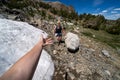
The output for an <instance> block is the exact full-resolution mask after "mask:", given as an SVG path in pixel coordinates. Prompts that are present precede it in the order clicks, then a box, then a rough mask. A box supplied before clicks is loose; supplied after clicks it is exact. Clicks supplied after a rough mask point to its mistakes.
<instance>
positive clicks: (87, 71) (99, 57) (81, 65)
mask: <svg viewBox="0 0 120 80" xmlns="http://www.w3.org/2000/svg"><path fill="white" fill-rule="evenodd" d="M66 31H67V32H69V30H66ZM82 31H83V30H82V28H79V29H75V30H73V33H76V34H77V35H79V38H80V48H79V51H78V52H76V53H70V52H68V50H67V48H66V46H65V43H61V45H59V46H58V43H54V44H53V45H51V46H49V47H47V48H46V49H47V51H48V52H49V53H50V54H51V56H52V57H53V60H54V63H55V68H56V70H55V73H54V77H53V80H120V62H119V61H120V57H119V56H118V55H117V53H116V51H115V50H114V49H113V48H111V47H109V46H108V45H106V44H104V43H101V42H97V41H95V40H94V39H92V38H89V37H86V36H84V35H82V34H81V32H82ZM47 32H50V31H47ZM49 34H50V35H52V36H51V37H53V34H51V32H50V33H49ZM63 38H64V37H63ZM53 39H54V37H53ZM54 40H55V39H54ZM63 40H64V39H63Z"/></svg>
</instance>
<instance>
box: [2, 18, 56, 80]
mask: <svg viewBox="0 0 120 80" xmlns="http://www.w3.org/2000/svg"><path fill="white" fill-rule="evenodd" d="M40 34H43V35H44V36H43V37H44V38H45V37H47V34H46V33H45V32H44V31H42V30H39V29H37V28H34V27H33V26H31V25H29V24H28V23H25V22H17V21H12V20H7V19H0V76H1V75H2V74H3V73H4V72H5V71H7V70H8V69H9V68H10V67H11V66H12V65H13V64H14V63H15V62H16V61H17V60H18V59H20V58H21V57H22V56H23V55H25V54H26V53H27V52H28V51H29V50H30V49H32V48H33V47H34V45H35V44H36V43H37V42H38V40H39V38H40ZM23 66H24V65H23ZM53 73H54V64H53V61H52V59H51V56H50V55H49V54H48V53H47V52H46V51H45V50H43V51H42V54H41V57H40V60H39V63H38V66H37V69H36V71H35V74H34V76H33V80H51V79H52V76H53Z"/></svg>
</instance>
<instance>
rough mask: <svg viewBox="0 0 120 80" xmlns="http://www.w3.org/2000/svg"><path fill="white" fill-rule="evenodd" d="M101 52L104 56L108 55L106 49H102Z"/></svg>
mask: <svg viewBox="0 0 120 80" xmlns="http://www.w3.org/2000/svg"><path fill="white" fill-rule="evenodd" d="M102 53H103V55H104V56H106V57H108V58H109V57H110V54H109V52H108V51H107V50H102Z"/></svg>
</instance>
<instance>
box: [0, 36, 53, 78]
mask: <svg viewBox="0 0 120 80" xmlns="http://www.w3.org/2000/svg"><path fill="white" fill-rule="evenodd" d="M49 44H52V40H51V38H48V39H43V36H41V38H40V40H39V41H38V43H37V44H36V45H35V46H34V47H33V48H32V49H31V50H30V51H29V52H28V53H27V54H26V55H24V56H23V57H22V58H20V59H19V60H18V61H17V62H16V63H15V64H14V65H13V66H12V67H11V68H10V69H9V70H8V71H7V72H5V73H4V74H3V75H2V76H1V77H0V80H31V79H32V77H33V74H34V72H35V69H36V67H37V64H38V61H39V58H40V55H41V52H42V49H43V46H46V45H49Z"/></svg>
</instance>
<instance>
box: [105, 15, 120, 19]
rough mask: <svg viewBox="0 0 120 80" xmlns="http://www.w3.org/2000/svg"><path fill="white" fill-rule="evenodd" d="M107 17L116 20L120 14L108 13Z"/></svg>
mask: <svg viewBox="0 0 120 80" xmlns="http://www.w3.org/2000/svg"><path fill="white" fill-rule="evenodd" d="M105 17H106V18H107V19H111V20H116V19H118V18H120V14H111V15H106V16H105Z"/></svg>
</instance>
